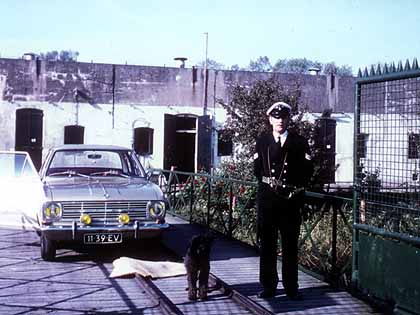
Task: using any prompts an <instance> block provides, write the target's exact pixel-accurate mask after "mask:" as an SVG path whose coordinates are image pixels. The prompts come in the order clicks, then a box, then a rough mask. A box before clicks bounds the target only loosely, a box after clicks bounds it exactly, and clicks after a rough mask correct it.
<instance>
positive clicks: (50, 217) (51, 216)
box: [42, 202, 63, 223]
mask: <svg viewBox="0 0 420 315" xmlns="http://www.w3.org/2000/svg"><path fill="white" fill-rule="evenodd" d="M42 212H43V213H42V214H43V219H44V220H43V221H44V223H51V222H53V221H58V220H60V219H61V216H62V214H63V211H62V207H61V204H60V203H58V202H47V203H45V204H44V206H43V211H42Z"/></svg>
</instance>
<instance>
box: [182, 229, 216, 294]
mask: <svg viewBox="0 0 420 315" xmlns="http://www.w3.org/2000/svg"><path fill="white" fill-rule="evenodd" d="M213 241H214V236H213V235H211V234H210V233H206V234H200V235H195V236H193V237H192V238H191V241H190V245H189V247H188V249H187V253H186V255H185V259H184V264H185V268H186V269H187V281H188V299H190V300H197V280H198V285H199V290H198V297H199V298H200V299H202V300H204V299H206V298H207V291H208V283H209V274H210V250H211V246H212V244H213Z"/></svg>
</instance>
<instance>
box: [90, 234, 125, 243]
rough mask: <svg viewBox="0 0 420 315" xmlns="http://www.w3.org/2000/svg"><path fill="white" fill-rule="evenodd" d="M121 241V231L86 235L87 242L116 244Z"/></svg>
mask: <svg viewBox="0 0 420 315" xmlns="http://www.w3.org/2000/svg"><path fill="white" fill-rule="evenodd" d="M121 242H122V234H121V233H92V234H85V235H84V243H85V244H115V243H121Z"/></svg>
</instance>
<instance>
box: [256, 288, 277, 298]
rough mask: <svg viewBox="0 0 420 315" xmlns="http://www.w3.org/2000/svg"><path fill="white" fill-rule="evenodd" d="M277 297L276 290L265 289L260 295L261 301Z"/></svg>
mask: <svg viewBox="0 0 420 315" xmlns="http://www.w3.org/2000/svg"><path fill="white" fill-rule="evenodd" d="M275 295H276V289H264V290H262V291H261V292H260V293H258V297H259V298H260V299H269V298H272V297H274V296H275Z"/></svg>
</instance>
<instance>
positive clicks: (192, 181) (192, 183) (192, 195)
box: [190, 175, 195, 223]
mask: <svg viewBox="0 0 420 315" xmlns="http://www.w3.org/2000/svg"><path fill="white" fill-rule="evenodd" d="M194 178H195V176H194V175H193V176H191V185H190V223H192V222H193V203H194V200H193V198H194Z"/></svg>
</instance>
